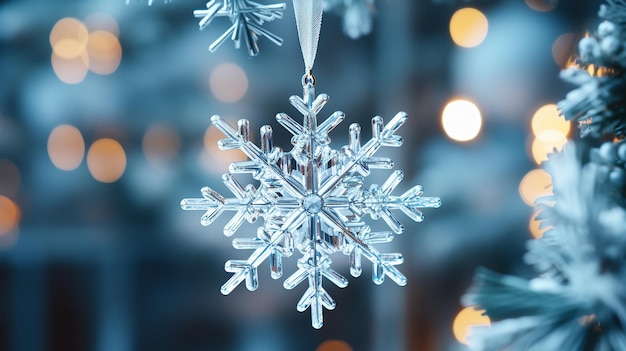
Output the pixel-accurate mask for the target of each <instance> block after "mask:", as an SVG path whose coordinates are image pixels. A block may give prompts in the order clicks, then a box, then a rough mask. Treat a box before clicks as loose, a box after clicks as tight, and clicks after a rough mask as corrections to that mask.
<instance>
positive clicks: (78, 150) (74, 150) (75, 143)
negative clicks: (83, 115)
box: [48, 124, 85, 171]
mask: <svg viewBox="0 0 626 351" xmlns="http://www.w3.org/2000/svg"><path fill="white" fill-rule="evenodd" d="M48 156H49V157H50V161H52V164H54V166H55V167H56V168H58V169H61V170H64V171H71V170H73V169H76V168H78V166H80V164H81V162H83V156H85V141H84V140H83V136H82V135H81V133H80V131H79V130H78V129H77V128H76V127H74V126H71V125H68V124H62V125H60V126H58V127H56V128H54V129H53V130H52V132H51V133H50V136H49V137H48Z"/></svg>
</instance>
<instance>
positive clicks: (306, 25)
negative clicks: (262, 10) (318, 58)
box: [293, 0, 323, 74]
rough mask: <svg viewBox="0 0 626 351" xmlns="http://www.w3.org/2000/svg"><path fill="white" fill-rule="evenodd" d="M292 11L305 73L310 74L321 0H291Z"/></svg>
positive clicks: (315, 46) (320, 22) (320, 12)
mask: <svg viewBox="0 0 626 351" xmlns="http://www.w3.org/2000/svg"><path fill="white" fill-rule="evenodd" d="M293 10H294V12H295V14H296V25H297V27H298V38H299V39H300V48H301V49H302V58H304V67H305V72H306V73H309V74H310V72H311V71H312V70H313V62H314V61H315V55H316V54H317V43H318V41H319V37H320V30H321V28H322V12H323V0H293Z"/></svg>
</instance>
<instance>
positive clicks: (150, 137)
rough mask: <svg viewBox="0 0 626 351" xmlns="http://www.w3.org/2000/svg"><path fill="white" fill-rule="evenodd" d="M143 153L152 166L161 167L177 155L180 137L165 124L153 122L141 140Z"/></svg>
mask: <svg viewBox="0 0 626 351" xmlns="http://www.w3.org/2000/svg"><path fill="white" fill-rule="evenodd" d="M141 145H142V148H143V153H144V155H145V157H146V160H148V163H150V165H152V166H153V167H161V166H163V165H164V164H166V163H167V162H169V161H171V160H172V159H174V158H176V157H177V156H178V152H179V151H180V137H179V136H178V133H176V131H175V130H174V129H173V128H172V127H170V126H168V125H167V124H154V125H152V126H150V128H148V130H147V131H146V134H145V135H144V136H143V140H142V143H141Z"/></svg>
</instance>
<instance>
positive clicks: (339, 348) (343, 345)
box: [315, 340, 352, 351]
mask: <svg viewBox="0 0 626 351" xmlns="http://www.w3.org/2000/svg"><path fill="white" fill-rule="evenodd" d="M315 351H352V347H350V345H349V344H348V343H347V342H345V341H342V340H326V341H324V342H323V343H321V344H320V346H318V347H317V348H316V349H315Z"/></svg>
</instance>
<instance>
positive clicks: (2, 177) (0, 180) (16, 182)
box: [0, 159, 22, 197]
mask: <svg viewBox="0 0 626 351" xmlns="http://www.w3.org/2000/svg"><path fill="white" fill-rule="evenodd" d="M21 182H22V178H21V175H20V170H19V169H18V168H17V166H16V165H15V163H13V162H11V161H9V160H6V159H0V195H5V196H9V197H10V196H14V195H15V194H17V191H18V190H19V188H20V184H21Z"/></svg>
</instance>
